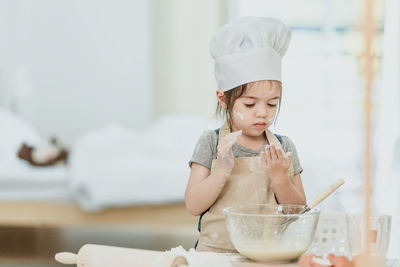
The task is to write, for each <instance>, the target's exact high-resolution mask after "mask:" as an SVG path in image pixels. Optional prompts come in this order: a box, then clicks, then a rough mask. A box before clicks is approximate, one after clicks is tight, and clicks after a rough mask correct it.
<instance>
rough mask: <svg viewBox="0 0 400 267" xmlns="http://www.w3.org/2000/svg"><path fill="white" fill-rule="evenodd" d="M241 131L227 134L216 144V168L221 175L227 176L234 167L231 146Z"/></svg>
mask: <svg viewBox="0 0 400 267" xmlns="http://www.w3.org/2000/svg"><path fill="white" fill-rule="evenodd" d="M241 134H242V130H240V131H236V132H233V133H229V134H227V135H226V136H225V137H223V138H222V139H221V141H220V143H219V144H218V147H217V151H218V155H217V160H218V161H219V165H218V168H219V170H220V171H221V173H222V174H223V175H226V176H229V175H230V173H231V172H232V169H233V166H234V157H233V152H232V146H233V144H234V143H236V142H237V140H238V138H239V136H240V135H241Z"/></svg>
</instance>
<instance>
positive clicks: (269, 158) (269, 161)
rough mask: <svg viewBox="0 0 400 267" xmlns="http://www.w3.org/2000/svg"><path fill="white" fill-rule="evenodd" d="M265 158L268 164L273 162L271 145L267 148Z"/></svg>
mask: <svg viewBox="0 0 400 267" xmlns="http://www.w3.org/2000/svg"><path fill="white" fill-rule="evenodd" d="M265 158H266V159H267V162H268V163H271V162H272V157H271V151H270V148H269V145H267V146H266V147H265Z"/></svg>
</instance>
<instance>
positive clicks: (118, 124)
mask: <svg viewBox="0 0 400 267" xmlns="http://www.w3.org/2000/svg"><path fill="white" fill-rule="evenodd" d="M363 8H364V1H362V0H351V1H349V0H346V1H345V0H301V1H298V0H297V1H294V0H281V1H272V0H220V1H215V0H202V1H200V0H191V1H187V0H186V1H185V0H168V1H165V0H152V1H148V0H135V1H128V0H116V1H107V0H100V1H99V0H97V1H94V0H79V1H78V0H69V1H62V0H58V1H53V0H36V1H30V0H0V127H1V128H0V184H1V188H0V204H1V205H0V207H1V209H0V213H1V214H0V218H2V219H1V221H0V223H1V225H2V227H1V229H0V236H3V237H4V238H1V241H0V243H1V244H0V246H1V247H2V249H3V248H4V250H3V251H6V252H3V254H4V255H2V256H1V255H0V256H1V257H0V260H1V259H3V260H4V261H5V262H8V261H12V262H14V264H18V263H19V262H21V260H22V258H24V259H25V260H28V261H30V260H32V258H35V257H36V256H37V254H41V256H43V255H44V256H43V257H42V258H45V259H47V258H51V257H52V253H53V252H54V251H55V250H57V249H69V250H74V251H76V250H77V249H79V247H80V246H81V245H82V244H85V243H90V242H92V243H94V242H96V243H103V244H111V245H119V246H129V247H137V248H146V249H160V250H163V249H164V250H165V249H168V248H171V247H174V246H178V245H182V246H184V247H185V248H187V249H188V248H190V247H191V246H192V244H193V243H194V241H195V240H196V238H197V234H196V230H197V229H196V221H197V218H195V217H193V218H192V217H191V216H190V215H188V214H186V213H185V210H184V206H183V195H184V190H185V186H186V183H187V178H188V175H189V171H190V169H189V167H188V164H187V162H188V160H189V159H190V157H191V154H192V152H193V149H194V146H195V144H196V142H197V140H198V138H199V136H200V135H201V133H202V131H203V130H205V129H213V128H217V127H218V126H219V125H220V123H221V122H219V121H217V120H216V119H215V117H214V112H215V108H216V99H215V90H216V89H217V86H216V82H215V79H214V69H213V64H214V62H213V61H212V59H211V57H210V55H209V47H208V44H209V40H210V38H211V37H212V36H213V34H214V33H215V32H216V31H217V30H218V29H219V28H220V27H221V26H222V25H224V24H225V23H227V22H228V21H230V20H232V19H234V18H237V17H240V16H247V15H251V16H273V17H277V18H280V19H281V20H283V21H284V22H285V23H286V24H287V25H288V26H289V27H290V28H291V30H292V41H291V43H290V46H289V49H288V52H287V54H286V55H285V57H284V58H283V98H282V107H281V110H280V114H279V117H278V119H277V122H276V124H275V125H274V126H273V128H272V130H273V131H274V132H276V133H278V134H281V135H287V136H289V137H290V138H291V139H292V140H293V142H294V143H295V145H296V148H297V151H298V154H299V158H300V163H301V165H302V167H303V169H304V172H303V173H302V179H303V184H304V188H305V191H306V195H307V198H308V199H309V200H310V199H312V198H313V197H314V196H316V194H318V193H319V192H320V191H322V190H323V189H325V187H327V186H328V185H329V184H331V183H332V182H334V181H335V180H336V179H338V178H344V179H345V180H346V184H345V185H344V186H343V187H342V188H341V189H340V190H339V191H338V192H337V193H336V194H334V195H333V196H331V197H330V198H328V199H327V200H326V201H325V202H324V203H321V206H320V207H321V208H322V209H323V210H326V211H333V212H346V213H360V212H362V208H363V199H362V193H363V188H364V174H365V168H364V161H365V158H364V155H365V138H366V133H365V115H364V108H365V106H364V105H365V70H364V65H363V64H364V58H363V56H364V52H365V51H364V45H365V36H364V35H363V27H362V24H361V22H362V20H361V18H362V12H363ZM399 36H400V5H399V3H398V1H396V0H386V1H384V0H376V1H374V40H373V44H372V46H373V52H374V71H375V73H374V80H373V91H372V147H373V150H372V154H373V158H372V165H373V166H372V167H373V172H372V173H373V177H372V183H373V187H374V188H373V193H374V201H373V208H374V211H375V212H376V213H387V214H391V215H392V216H393V222H392V223H393V226H392V228H394V229H395V228H396V225H399V220H398V217H399V215H400V199H399V197H398V195H400V194H399V192H400V167H399V166H400V145H399V144H400V137H399V135H400V88H399V86H400V84H399V75H398V74H399V73H400V64H399V63H400V55H399V48H400V43H399V41H400V40H399ZM52 138H56V139H57V141H58V143H57V148H58V149H60V148H62V149H64V150H65V151H67V152H68V159H67V160H66V163H64V164H59V162H54V165H53V164H52V165H51V166H33V165H32V162H29V160H27V159H26V158H25V159H23V157H22V156H19V157H18V152H19V151H20V149H21V146H22V144H23V143H25V144H26V145H28V146H29V147H32V148H34V149H36V150H37V151H38V152H37V154H38V156H37V157H39V159H40V156H41V155H42V157H44V156H43V154H45V155H47V154H49V153H50V152H53V153H56V152H57V151H59V150H57V149H56V148H54V147H52V148H51V149H49V148H48V146H49V143H50V140H51V139H52ZM43 151H44V152H43ZM49 151H50V152H49ZM41 153H42V154H41ZM46 153H47V154H46ZM50 155H53V154H51V153H50ZM37 157H36V158H37ZM49 203H51V205H54V206H51V207H50V208H49V207H48V206H47V205H48V204H49ZM71 203H72V205H73V206H69V205H70V204H71ZM38 205H39V207H38ZM42 205H44V206H42ZM57 205H59V206H57ZM64 205H65V207H66V209H67V210H68V212H65V211H63V207H64ZM164 206H165V209H164V210H163V207H164ZM57 207H59V208H57ZM132 207H133V208H135V210H133V211H132V210H124V211H123V212H125V213H127V212H128V213H129V212H138V215H137V217H135V218H133V219H132V218H131V217H129V216H128V217H123V218H124V219H123V220H122V219H121V220H115V221H112V220H111V221H108V220H104V217H101V216H99V218H98V219H97V220H96V218H95V217H96V216H98V215H99V214H100V215H101V214H105V212H107V210H108V209H110V208H111V209H121V208H122V209H125V208H127V209H128V208H132ZM137 207H138V209H140V211H138V210H137V209H136V208H137ZM148 207H149V208H148ZM154 207H157V212H161V214H163V215H162V216H161V215H160V216H158V213H154V212H152V208H154ZM75 208H76V209H75ZM46 209H47V210H46ZM71 209H73V211H74V212H72V213H69V211H70V210H71ZM171 209H173V210H174V211H176V212H177V213H176V214H177V215H172V214H175V213H169V212H170V210H171ZM54 210H56V211H57V213H56V214H53V213H52V212H53V211H54ZM50 211H52V212H50ZM143 212H144V213H143ZM60 214H62V215H65V216H67V215H66V214H68V216H67V217H63V216H61V215H60ZM70 214H71V215H70ZM143 214H145V215H143ZM149 214H151V216H150V215H149ZM168 214H171V215H168ZM74 216H75V217H74ZM85 216H88V217H85ZM105 216H110V217H112V215H107V214H106V215H105ZM118 216H119V215H118ZM118 216H117V217H118ZM146 216H147V217H146ZM152 216H153V217H152ZM171 216H172V217H174V216H178V217H175V218H177V219H176V220H177V221H176V224H175V227H173V225H174V224H173V223H172V222H173V220H172V219H171ZM179 216H180V217H179ZM55 217H58V218H59V221H57V220H56V219H54V218H55ZM110 217H107V218H110ZM143 217H146V218H149V221H148V222H147V221H146V220H144V219H143V220H142V219H140V218H143ZM82 218H84V219H82ZM88 218H89V219H88ZM137 218H139V219H137ZM163 220H166V221H167V222H168V223H166V224H165V225H163V224H162V223H159V221H161V222H162V221H163ZM169 220H171V221H169ZM155 221H157V223H155ZM62 222H65V223H62ZM68 222H71V224H70V225H69V224H68ZM89 222H90V223H89ZM153 224H155V225H156V226H154V227H149V225H153ZM99 225H100V228H99ZM110 225H111V226H113V227H111V226H110ZM120 225H124V227H122V226H120ZM39 226H40V227H39ZM104 226H107V227H109V228H108V229H112V231H111V230H108V231H104V229H103V228H101V227H104ZM46 227H47V228H46ZM110 227H111V228H110ZM171 229H172V230H171ZM396 240H400V235H399V233H398V232H397V230H392V237H391V246H390V248H389V256H390V255H392V257H394V256H396V255H399V253H400V248H399V247H400V245H399V244H398V241H396ZM27 242H28V243H29V242H31V243H32V244H30V245H29V244H28V243H27ZM11 244H12V245H11ZM21 244H25V251H26V253H25V254H26V255H25V254H23V253H22V252H21ZM27 244H28V245H27ZM38 247H40V248H38ZM48 247H51V248H52V250H49V249H48ZM21 253H22V254H23V255H22V254H21ZM396 253H397V254H396ZM35 255H36V256H35ZM49 255H50V257H49ZM36 258H40V257H36ZM42 258H40V259H42ZM50 264H51V263H50Z"/></svg>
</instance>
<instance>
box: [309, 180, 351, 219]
mask: <svg viewBox="0 0 400 267" xmlns="http://www.w3.org/2000/svg"><path fill="white" fill-rule="evenodd" d="M342 184H344V180H343V179H342V178H340V179H339V180H337V181H336V182H335V183H333V184H332V185H331V186H329V187H328V188H327V189H325V191H323V192H322V193H321V194H319V195H318V196H317V197H316V198H314V199H313V200H312V201H311V202H310V203H308V204H307V205H306V206H305V211H309V210H310V209H312V208H314V207H315V206H317V205H318V204H319V203H320V202H321V201H322V200H324V199H325V198H327V197H328V196H329V195H330V194H332V193H333V192H335V191H336V189H338V188H339V187H340V186H341V185H342Z"/></svg>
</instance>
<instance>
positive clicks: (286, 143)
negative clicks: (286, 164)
mask: <svg viewBox="0 0 400 267" xmlns="http://www.w3.org/2000/svg"><path fill="white" fill-rule="evenodd" d="M282 148H283V150H284V151H285V152H292V162H293V170H294V175H296V174H299V173H301V172H302V171H303V168H302V167H301V166H300V160H299V156H298V154H297V150H296V147H295V145H294V144H293V142H292V140H290V139H289V137H287V136H282Z"/></svg>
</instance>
